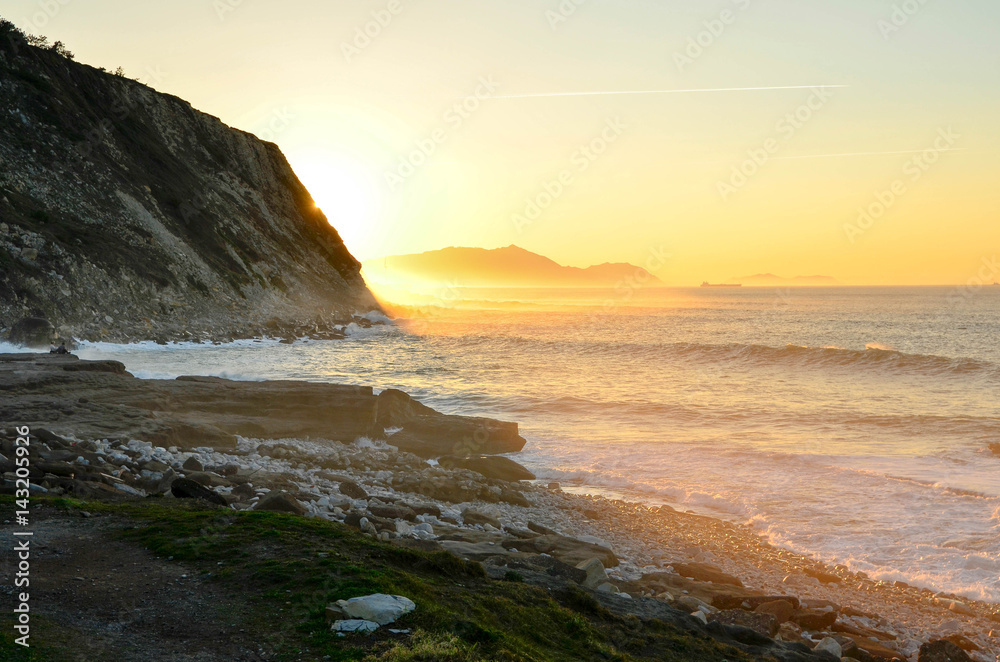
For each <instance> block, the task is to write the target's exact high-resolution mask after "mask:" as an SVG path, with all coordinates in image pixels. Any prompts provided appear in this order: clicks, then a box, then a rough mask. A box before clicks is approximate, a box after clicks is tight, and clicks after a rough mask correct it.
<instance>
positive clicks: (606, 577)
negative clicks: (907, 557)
mask: <svg viewBox="0 0 1000 662" xmlns="http://www.w3.org/2000/svg"><path fill="white" fill-rule="evenodd" d="M0 392H2V393H3V398H2V404H0V428H6V433H5V434H4V436H3V438H2V439H0V453H2V456H3V457H0V463H2V465H3V466H2V468H3V488H2V489H3V491H4V492H7V493H12V492H13V488H14V483H13V479H14V477H15V476H14V473H13V472H14V470H15V466H14V464H13V459H14V453H15V448H14V428H15V427H16V426H23V425H27V426H29V427H30V428H31V432H32V439H31V446H30V449H31V450H30V458H31V463H30V467H31V468H30V476H31V484H32V491H33V493H34V494H36V495H40V496H41V495H44V496H66V497H72V498H75V499H83V500H111V501H121V500H126V501H132V500H135V501H139V500H149V499H153V498H156V499H159V500H160V502H162V503H168V502H177V503H181V502H182V501H183V502H188V501H192V502H193V501H197V502H201V503H207V504H214V506H215V507H217V508H219V509H226V510H229V511H233V512H237V511H239V512H285V513H291V514H294V515H297V516H301V517H305V518H316V519H321V520H327V521H329V522H333V523H337V524H343V525H346V526H348V527H351V528H353V529H355V530H357V531H359V532H361V533H363V534H365V535H368V536H370V537H371V538H372V539H376V540H380V541H383V542H386V543H390V544H393V545H396V546H400V547H403V548H407V549H412V550H419V551H421V552H434V551H446V552H449V553H450V554H453V555H455V556H457V557H459V558H461V559H464V560H468V561H470V562H474V563H477V564H480V565H481V567H482V568H483V571H484V572H485V574H486V575H487V576H488V577H490V578H492V579H494V580H497V581H504V580H510V579H511V578H512V577H516V578H517V579H518V580H519V581H524V582H526V583H528V584H530V585H535V586H539V587H541V588H543V589H545V590H546V591H548V592H549V593H550V594H552V595H556V594H560V592H564V591H566V590H568V588H572V589H574V590H577V589H578V590H579V591H582V592H584V593H585V594H586V595H588V596H590V599H592V600H593V601H595V603H596V604H598V605H600V607H601V608H602V609H603V610H606V611H607V612H610V613H612V614H616V615H618V616H621V617H624V618H636V619H639V620H638V621H637V622H641V623H646V624H647V626H646V627H649V625H648V624H651V623H667V624H670V625H671V627H676V628H679V629H680V630H679V631H684V632H691V633H697V635H698V636H705V637H708V638H711V639H712V640H714V641H717V642H719V643H721V644H725V645H728V646H732V647H733V648H734V649H738V650H741V651H743V653H745V654H746V655H749V656H750V657H751V658H752V659H778V660H831V659H832V660H837V659H841V660H844V659H846V660H859V661H861V662H868V661H870V660H893V659H901V660H902V659H905V660H911V661H917V660H920V661H924V662H940V661H945V660H949V661H952V662H960V661H961V660H969V659H971V660H977V661H978V662H985V661H994V660H996V659H997V655H998V653H1000V645H998V643H997V642H998V640H997V639H996V638H994V636H993V635H994V632H993V628H998V629H1000V611H997V608H996V606H995V605H990V604H984V603H977V602H972V601H966V600H961V599H959V598H958V597H956V596H951V595H942V594H935V593H933V592H931V591H927V590H923V589H918V588H914V587H910V586H907V585H904V584H901V583H898V582H897V583H895V584H886V583H883V582H878V581H872V580H869V579H868V578H866V577H865V576H863V575H861V574H857V573H852V572H850V571H848V570H847V569H846V568H844V567H839V566H838V567H827V566H824V565H822V564H819V563H817V562H815V561H813V560H810V559H807V558H804V557H801V556H799V555H796V554H793V553H791V552H788V551H785V550H781V549H777V548H774V547H771V546H770V545H768V544H766V543H765V542H764V541H763V540H761V539H760V537H759V536H757V535H756V534H755V533H754V532H752V531H750V530H749V529H745V528H742V527H739V526H735V525H732V524H729V523H725V522H721V521H719V520H714V519H711V518H706V517H701V516H697V515H694V514H691V513H683V512H678V511H675V510H673V509H671V508H669V507H660V508H648V507H645V506H643V505H640V504H634V503H626V502H622V501H615V500H608V499H604V498H597V497H589V496H580V495H573V494H569V493H567V492H564V491H563V490H562V489H561V488H560V487H559V486H558V485H556V484H542V483H540V482H539V481H536V480H534V476H533V475H532V474H531V473H530V472H529V471H527V470H526V469H524V468H523V467H521V466H520V465H519V464H517V463H516V462H515V461H514V460H511V459H510V458H508V457H505V456H502V455H500V454H510V453H515V452H517V451H518V450H520V449H521V448H522V447H523V445H524V443H525V442H524V439H523V437H521V436H520V434H519V431H518V429H517V426H516V424H513V423H504V422H501V421H494V420H492V419H481V418H470V417H462V416H446V415H442V414H439V413H437V412H434V411H433V410H431V409H429V408H427V407H425V406H423V405H421V404H420V403H417V402H416V401H414V400H412V399H411V398H409V396H407V395H406V394H404V393H401V392H399V391H392V390H389V391H383V392H381V393H379V394H377V395H376V394H375V393H374V392H373V391H372V390H371V389H369V388H362V387H353V386H338V385H326V384H309V383H303V382H230V381H227V380H223V379H218V378H206V377H181V378H178V379H177V380H169V381H159V380H139V379H135V378H134V377H132V376H131V375H129V374H128V373H127V372H126V371H125V368H124V366H122V365H121V364H119V363H116V362H113V361H81V360H78V359H77V358H76V357H73V356H65V357H58V356H50V355H37V354H19V355H0ZM331 609H332V611H334V612H335V611H336V608H335V607H333V608H331ZM340 618H341V619H342V618H343V616H340ZM348 636H350V637H360V636H365V635H361V634H351V635H348ZM599 658H600V656H597V655H595V658H594V659H599Z"/></svg>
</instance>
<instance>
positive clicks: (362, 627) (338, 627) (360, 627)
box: [330, 618, 378, 632]
mask: <svg viewBox="0 0 1000 662" xmlns="http://www.w3.org/2000/svg"><path fill="white" fill-rule="evenodd" d="M330 629H331V630H333V631H334V632H374V631H375V630H377V629H378V623H373V622H372V621H366V620H364V619H360V618H350V619H346V620H342V621H334V623H333V625H331V626H330Z"/></svg>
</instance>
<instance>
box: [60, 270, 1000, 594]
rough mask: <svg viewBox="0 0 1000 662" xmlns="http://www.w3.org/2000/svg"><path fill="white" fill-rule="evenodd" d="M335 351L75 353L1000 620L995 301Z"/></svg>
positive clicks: (731, 301) (889, 294) (450, 318)
mask: <svg viewBox="0 0 1000 662" xmlns="http://www.w3.org/2000/svg"><path fill="white" fill-rule="evenodd" d="M462 295H463V296H462V299H461V300H455V299H453V298H449V300H448V301H438V302H435V301H434V300H433V299H430V300H426V299H425V300H424V301H423V302H422V304H421V305H420V306H419V308H408V309H401V310H400V311H397V312H396V315H398V318H397V319H396V320H395V324H393V325H387V326H383V327H375V328H372V329H361V328H354V329H352V330H351V331H352V333H351V334H350V336H349V337H348V339H346V340H343V341H310V340H300V341H298V342H296V343H294V344H281V343H279V342H277V340H259V341H253V340H246V341H238V342H235V343H229V344H225V345H212V344H195V343H181V344H170V345H157V344H154V343H140V344H136V345H110V344H103V343H88V344H85V345H84V346H83V348H82V349H81V350H80V351H79V352H78V354H79V355H80V356H81V357H83V358H114V359H116V360H120V361H122V362H124V363H125V365H126V366H127V367H128V369H129V370H130V371H132V372H133V373H134V374H135V375H137V376H141V377H148V378H172V377H176V376H178V375H182V374H199V375H217V376H224V377H229V378H232V379H278V378H280V379H303V380H313V381H329V382H340V383H357V384H362V385H369V386H373V387H375V388H376V389H384V388H399V389H402V390H405V391H407V392H408V393H411V394H412V395H414V396H415V397H417V398H419V399H421V400H423V401H424V402H426V403H427V404H429V405H430V406H432V407H434V408H436V409H439V410H442V411H446V412H454V413H462V414H470V415H483V416H490V417H495V418H501V419H506V420H514V421H518V422H519V423H520V424H521V431H522V434H523V435H524V436H525V437H526V438H527V440H528V444H527V446H526V448H525V450H524V452H523V453H521V454H520V455H519V456H518V461H520V462H522V463H523V464H525V465H527V466H529V467H530V468H531V469H532V470H533V471H535V472H536V473H537V474H538V476H539V478H540V479H541V480H543V481H545V482H549V481H558V482H559V483H560V484H561V485H562V486H563V488H564V489H567V490H571V491H577V492H582V493H598V494H603V495H606V496H614V497H620V498H624V499H628V500H632V501H641V502H644V503H650V504H669V505H672V506H674V507H676V508H679V509H683V510H693V511H695V512H698V513H702V514H707V515H712V516H716V517H721V518H725V519H728V520H730V521H735V522H739V523H741V524H745V525H747V526H749V527H752V528H753V529H754V530H756V531H758V532H759V533H760V534H761V535H763V536H765V537H766V538H767V539H768V540H769V541H770V542H771V543H773V544H775V545H779V546H782V547H785V548H788V549H791V550H794V551H797V552H800V553H804V554H807V555H811V556H814V557H816V558H818V559H821V560H823V561H827V562H830V563H835V564H836V563H840V564H844V565H846V566H848V567H849V568H851V569H852V570H858V571H864V572H866V573H867V574H868V575H869V576H871V577H872V578H876V579H884V580H887V581H895V580H900V581H905V582H907V583H910V584H913V585H916V586H921V587H927V588H931V589H934V590H943V591H949V592H954V593H957V594H960V595H964V596H968V597H973V598H977V599H984V600H990V601H994V602H1000V454H997V453H994V452H992V451H991V450H990V444H995V443H997V442H1000V410H998V407H997V395H998V393H1000V329H998V322H1000V287H996V288H989V287H984V288H982V289H981V290H978V291H975V292H971V293H964V294H962V295H961V296H956V290H955V289H954V288H829V289H823V288H815V289H814V288H798V289H775V288H745V289H740V290H709V291H706V290H701V289H659V290H646V291H638V292H629V293H628V295H627V298H624V297H622V296H621V294H620V293H615V292H613V291H595V290H558V291H556V290H537V291H527V290H517V291H475V292H463V293H462Z"/></svg>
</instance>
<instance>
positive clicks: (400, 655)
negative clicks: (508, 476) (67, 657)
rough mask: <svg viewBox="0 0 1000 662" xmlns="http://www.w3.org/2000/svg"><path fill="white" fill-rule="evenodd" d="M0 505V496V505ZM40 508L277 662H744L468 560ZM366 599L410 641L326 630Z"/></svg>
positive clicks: (112, 511)
mask: <svg viewBox="0 0 1000 662" xmlns="http://www.w3.org/2000/svg"><path fill="white" fill-rule="evenodd" d="M8 499H9V497H0V503H2V502H3V501H6V500H8ZM36 501H43V499H36ZM44 501H47V502H48V503H50V504H51V505H53V506H56V507H59V508H63V509H67V510H71V511H72V510H77V509H84V508H85V509H86V510H88V511H90V512H92V513H94V512H96V513H102V514H106V515H110V516H112V517H113V518H114V519H113V520H111V521H112V522H113V523H115V524H117V525H118V526H115V527H113V528H112V530H113V531H115V532H116V533H115V535H118V536H120V537H121V538H124V539H126V540H129V541H132V542H134V543H137V544H139V545H142V546H144V547H146V548H148V549H149V550H151V551H152V552H153V553H154V554H156V555H158V556H160V557H163V558H166V559H170V558H172V559H173V560H174V561H179V562H184V563H185V564H186V565H187V566H188V567H189V568H193V569H195V570H196V571H197V572H200V573H201V574H202V575H203V576H204V577H207V578H208V577H209V576H210V579H211V580H212V581H214V582H215V583H216V585H217V586H218V587H220V588H221V589H222V590H224V591H226V592H230V593H233V594H238V595H240V596H242V597H243V598H244V599H245V600H247V601H248V603H249V605H250V608H251V612H252V616H251V621H252V622H248V623H247V624H246V627H247V631H250V632H254V633H255V636H257V637H258V638H259V639H260V641H262V642H263V643H266V645H267V646H268V647H269V648H270V649H271V650H273V651H275V653H276V654H277V656H278V659H283V660H298V659H310V660H313V659H315V660H323V659H330V660H387V661H396V660H399V661H403V660H407V661H409V660H455V661H465V660H505V661H534V660H566V661H569V660H621V661H623V662H625V661H628V660H640V659H650V660H652V659H656V660H678V661H680V660H684V661H699V660H704V661H706V662H707V661H709V660H711V661H714V662H717V661H718V660H721V659H727V660H729V661H730V662H736V661H737V660H748V659H750V658H748V657H747V656H745V655H742V654H741V653H740V652H738V651H736V650H734V649H732V648H728V647H723V646H720V645H718V644H717V643H716V642H714V641H712V640H711V639H708V638H706V637H700V636H693V635H691V634H689V633H686V632H682V631H680V630H678V629H677V628H675V627H673V626H670V625H668V624H666V623H663V624H659V625H657V624H652V625H651V624H648V623H642V622H640V621H639V620H638V619H635V618H620V617H617V616H614V615H612V614H610V613H609V612H607V611H606V610H604V609H603V608H601V607H600V605H599V604H597V603H596V602H595V601H594V600H593V598H591V597H590V596H589V595H588V594H587V593H585V592H583V591H579V590H576V591H569V592H566V595H550V594H549V593H547V592H546V591H544V590H542V589H540V588H538V587H535V586H531V585H528V584H525V583H522V582H520V581H516V579H515V578H513V577H511V578H509V580H508V581H492V580H490V579H488V578H487V577H486V576H485V574H484V572H483V569H482V567H481V566H480V565H479V564H476V563H469V562H465V561H462V560H461V559H458V558H457V557H455V556H453V555H451V554H448V553H445V552H434V553H429V552H422V551H415V550H411V549H406V548H401V547H395V546H391V545H388V544H385V543H380V542H378V541H376V540H374V539H372V538H369V537H367V536H364V535H362V534H361V533H359V532H357V531H355V530H354V529H351V528H349V527H346V526H343V525H339V524H336V523H331V522H326V521H324V520H319V519H305V518H300V517H296V516H292V515H285V514H280V513H266V512H241V513H236V512H233V511H228V510H221V509H218V508H209V507H206V506H202V505H199V504H197V503H193V502H188V501H176V500H164V499H156V500H153V499H147V500H143V501H134V502H126V503H100V502H86V503H83V502H78V501H74V500H69V499H46V500H44ZM105 521H107V520H105ZM371 593H388V594H394V595H404V596H407V597H408V598H410V599H411V600H413V601H414V602H415V603H416V604H417V609H416V611H415V612H413V613H411V614H409V615H407V616H405V617H404V618H403V619H401V620H400V621H399V622H398V623H397V624H396V625H395V626H394V627H398V628H408V629H410V630H411V631H412V633H413V634H412V635H410V636H402V635H394V634H391V633H389V632H388V628H382V629H380V630H379V631H378V632H376V633H375V634H373V635H371V636H363V635H349V636H347V637H339V636H336V635H335V634H334V633H332V632H330V629H329V624H328V622H327V621H326V617H325V611H324V610H325V607H326V605H327V604H329V603H331V602H334V601H336V600H339V599H347V598H352V597H356V596H360V595H367V594H371ZM258 633H259V634H258ZM327 656H329V657H327ZM0 659H7V658H5V657H3V655H0ZM10 659H19V658H10ZM23 659H27V660H33V659H44V658H30V657H29V658H23ZM49 659H58V657H55V658H49Z"/></svg>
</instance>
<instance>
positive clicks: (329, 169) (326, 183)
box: [289, 154, 379, 246]
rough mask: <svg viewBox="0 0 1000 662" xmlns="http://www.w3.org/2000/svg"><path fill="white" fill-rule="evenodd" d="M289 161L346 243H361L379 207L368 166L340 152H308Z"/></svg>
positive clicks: (349, 244)
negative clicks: (339, 153)
mask: <svg viewBox="0 0 1000 662" xmlns="http://www.w3.org/2000/svg"><path fill="white" fill-rule="evenodd" d="M289 161H290V162H291V164H292V168H293V169H294V170H295V174H296V175H298V177H299V179H300V180H302V183H303V184H305V187H306V188H307V189H309V193H311V194H312V197H313V200H315V201H316V206H317V207H319V208H320V209H322V210H323V213H325V214H326V216H327V218H329V219H330V223H331V224H332V225H333V226H334V227H335V228H337V230H338V231H339V232H340V235H341V237H343V238H344V241H345V242H346V243H347V245H348V246H353V245H357V244H359V243H361V242H362V241H363V239H364V237H365V236H366V235H367V234H368V232H370V231H371V228H372V226H373V225H374V220H375V217H376V215H377V214H378V211H379V201H378V196H377V195H376V188H375V186H374V184H373V183H372V180H371V178H370V176H369V174H368V170H367V168H365V166H363V165H362V164H361V163H359V162H357V161H355V160H353V159H351V158H348V157H344V156H342V155H338V154H308V155H303V156H300V157H298V158H290V159H289Z"/></svg>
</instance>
